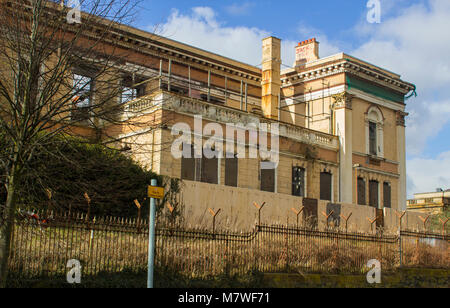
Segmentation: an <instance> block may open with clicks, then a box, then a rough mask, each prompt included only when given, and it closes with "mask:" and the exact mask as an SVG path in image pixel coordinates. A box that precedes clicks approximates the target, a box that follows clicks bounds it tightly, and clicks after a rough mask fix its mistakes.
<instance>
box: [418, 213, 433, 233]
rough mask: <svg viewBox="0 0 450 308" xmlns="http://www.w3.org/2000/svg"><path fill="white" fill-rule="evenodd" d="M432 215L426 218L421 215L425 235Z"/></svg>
mask: <svg viewBox="0 0 450 308" xmlns="http://www.w3.org/2000/svg"><path fill="white" fill-rule="evenodd" d="M430 216H431V215H428V216H427V217H426V218H423V217H422V216H420V215H419V218H420V220H422V222H423V230H424V232H425V233H427V221H428V219H429V218H430Z"/></svg>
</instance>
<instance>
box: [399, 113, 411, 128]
mask: <svg viewBox="0 0 450 308" xmlns="http://www.w3.org/2000/svg"><path fill="white" fill-rule="evenodd" d="M408 115H409V113H407V112H403V111H397V112H396V120H397V126H406V121H405V117H407V116H408Z"/></svg>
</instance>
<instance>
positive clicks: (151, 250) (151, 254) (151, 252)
mask: <svg viewBox="0 0 450 308" xmlns="http://www.w3.org/2000/svg"><path fill="white" fill-rule="evenodd" d="M151 185H152V186H157V182H156V179H152V182H151ZM155 216H156V202H155V198H150V220H149V221H148V276H147V288H149V289H151V288H153V267H154V264H155Z"/></svg>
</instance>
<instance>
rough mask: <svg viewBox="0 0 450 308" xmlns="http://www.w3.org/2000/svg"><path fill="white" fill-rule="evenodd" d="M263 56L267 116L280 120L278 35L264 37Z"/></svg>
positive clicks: (264, 101)
mask: <svg viewBox="0 0 450 308" xmlns="http://www.w3.org/2000/svg"><path fill="white" fill-rule="evenodd" d="M262 47H263V56H262V80H261V88H262V93H261V94H262V95H261V96H262V102H261V109H262V112H263V115H264V116H265V117H266V118H270V119H275V120H278V109H277V108H278V100H279V96H280V88H281V79H280V72H281V40H280V39H278V38H276V37H273V36H271V37H268V38H265V39H263V46H262Z"/></svg>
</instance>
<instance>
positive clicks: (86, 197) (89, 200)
mask: <svg viewBox="0 0 450 308" xmlns="http://www.w3.org/2000/svg"><path fill="white" fill-rule="evenodd" d="M84 199H86V202H87V204H88V210H87V215H86V221H89V216H90V214H91V198H90V197H89V195H88V193H87V192H85V193H84Z"/></svg>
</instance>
